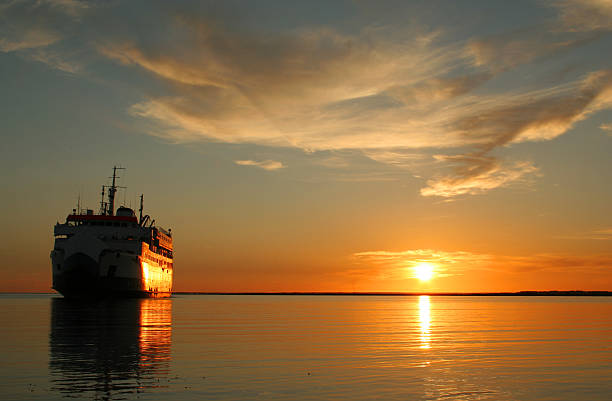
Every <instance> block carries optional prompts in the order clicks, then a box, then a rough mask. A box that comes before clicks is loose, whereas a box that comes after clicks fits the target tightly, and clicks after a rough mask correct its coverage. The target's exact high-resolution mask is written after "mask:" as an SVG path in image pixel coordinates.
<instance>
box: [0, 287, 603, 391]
mask: <svg viewBox="0 0 612 401" xmlns="http://www.w3.org/2000/svg"><path fill="white" fill-rule="evenodd" d="M0 322H1V325H2V326H1V328H0V399H2V400H34V399H37V400H38V399H39V400H60V399H83V400H136V399H138V400H170V399H172V400H496V401H499V400H538V401H542V400H572V401H574V400H611V399H612V297H554V296H533V297H529V296H525V297H523V296H507V297H506V296H341V295H329V296H325V295H176V296H173V297H172V298H169V299H132V300H116V301H100V302H71V301H68V300H65V299H63V298H62V297H60V296H57V295H51V294H36V295H32V294H29V295H27V294H21V295H20V294H2V295H0Z"/></svg>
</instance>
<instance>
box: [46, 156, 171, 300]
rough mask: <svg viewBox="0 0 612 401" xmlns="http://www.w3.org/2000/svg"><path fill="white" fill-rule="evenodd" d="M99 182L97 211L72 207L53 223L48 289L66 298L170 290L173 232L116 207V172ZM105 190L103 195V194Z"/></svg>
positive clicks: (161, 294) (164, 293)
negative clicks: (105, 182) (50, 284)
mask: <svg viewBox="0 0 612 401" xmlns="http://www.w3.org/2000/svg"><path fill="white" fill-rule="evenodd" d="M121 169H122V168H121V167H114V168H113V176H112V183H111V185H104V186H102V200H101V202H100V210H99V212H98V214H95V213H94V211H93V210H92V209H83V210H81V209H80V206H79V207H77V209H73V210H72V213H71V214H69V215H68V216H67V217H66V221H65V223H57V224H56V225H55V227H54V235H55V245H54V247H53V250H52V251H51V264H52V272H53V289H55V290H56V291H58V292H59V293H61V294H62V295H64V296H65V297H106V296H122V297H123V296H125V297H129V296H137V297H138V296H141V297H146V296H157V297H166V296H170V295H171V293H172V277H173V267H174V266H173V253H172V233H171V231H170V230H168V231H166V230H164V229H163V228H161V227H157V226H155V220H153V219H151V218H150V216H148V215H145V216H143V196H141V197H140V210H139V212H140V213H139V217H136V214H135V213H134V210H132V209H130V208H128V207H125V206H120V207H119V208H117V210H115V195H116V193H117V190H118V188H120V187H118V186H117V178H119V177H118V176H117V171H118V170H121ZM105 195H106V196H107V198H105Z"/></svg>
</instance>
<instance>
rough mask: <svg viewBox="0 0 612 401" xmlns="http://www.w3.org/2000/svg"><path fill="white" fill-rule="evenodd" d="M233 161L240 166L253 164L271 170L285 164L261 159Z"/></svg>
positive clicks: (282, 166)
mask: <svg viewBox="0 0 612 401" xmlns="http://www.w3.org/2000/svg"><path fill="white" fill-rule="evenodd" d="M234 163H236V164H238V165H240V166H254V167H259V168H262V169H264V170H268V171H273V170H278V169H281V168H285V167H286V166H284V165H283V163H281V162H278V161H275V160H263V161H255V160H236V161H235V162H234Z"/></svg>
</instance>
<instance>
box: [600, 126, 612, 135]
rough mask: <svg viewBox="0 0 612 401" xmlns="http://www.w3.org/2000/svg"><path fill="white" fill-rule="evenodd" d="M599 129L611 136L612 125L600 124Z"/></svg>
mask: <svg viewBox="0 0 612 401" xmlns="http://www.w3.org/2000/svg"><path fill="white" fill-rule="evenodd" d="M599 128H601V129H602V130H603V131H605V132H607V133H608V135H610V136H612V124H610V123H608V124H601V125H600V126H599Z"/></svg>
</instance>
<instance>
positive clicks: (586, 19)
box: [553, 0, 612, 31]
mask: <svg viewBox="0 0 612 401" xmlns="http://www.w3.org/2000/svg"><path fill="white" fill-rule="evenodd" d="M553 4H554V5H555V6H556V7H557V8H559V11H560V20H561V21H562V22H563V24H564V25H565V27H566V29H570V30H575V31H610V30H612V2H610V1H609V0H562V1H556V2H554V3H553Z"/></svg>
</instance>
